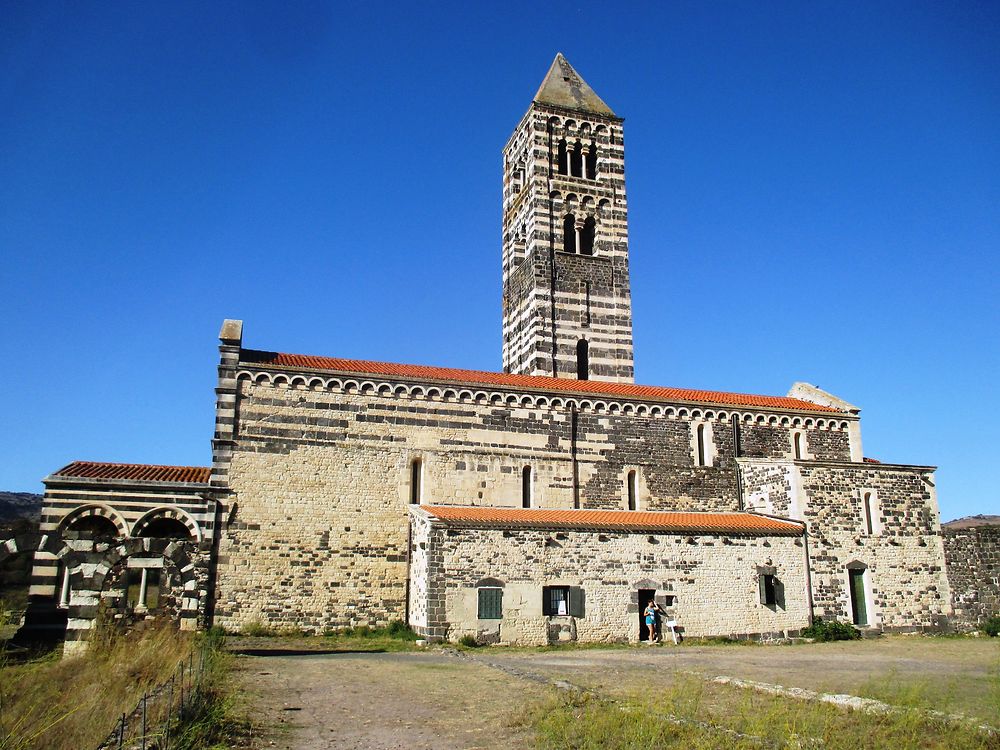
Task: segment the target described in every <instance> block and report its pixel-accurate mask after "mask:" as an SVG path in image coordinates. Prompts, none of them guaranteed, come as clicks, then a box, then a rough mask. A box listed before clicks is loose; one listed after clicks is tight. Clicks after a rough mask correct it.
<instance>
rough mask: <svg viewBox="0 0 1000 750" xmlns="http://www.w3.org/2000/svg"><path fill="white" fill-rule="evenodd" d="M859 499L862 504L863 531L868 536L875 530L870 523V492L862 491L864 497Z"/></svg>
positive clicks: (873, 525)
mask: <svg viewBox="0 0 1000 750" xmlns="http://www.w3.org/2000/svg"><path fill="white" fill-rule="evenodd" d="M861 501H862V503H863V504H864V513H865V533H866V534H868V535H869V536H870V535H871V534H873V533H874V531H875V524H874V523H872V493H870V492H866V493H864V497H863V498H862V500H861Z"/></svg>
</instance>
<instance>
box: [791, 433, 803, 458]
mask: <svg viewBox="0 0 1000 750" xmlns="http://www.w3.org/2000/svg"><path fill="white" fill-rule="evenodd" d="M792 456H793V457H794V458H795V460H796V461H801V460H802V459H804V458H805V456H806V437H805V435H803V434H802V433H801V432H793V433H792Z"/></svg>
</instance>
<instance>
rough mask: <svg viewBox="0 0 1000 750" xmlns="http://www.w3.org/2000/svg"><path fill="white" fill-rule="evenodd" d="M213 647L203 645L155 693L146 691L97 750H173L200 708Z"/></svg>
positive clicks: (183, 661) (154, 690)
mask: <svg viewBox="0 0 1000 750" xmlns="http://www.w3.org/2000/svg"><path fill="white" fill-rule="evenodd" d="M210 658H211V655H210V646H209V644H207V643H203V644H202V646H201V648H200V649H199V650H198V652H197V653H196V652H195V651H191V652H190V654H189V655H188V657H187V658H186V659H183V660H181V662H180V663H179V664H178V665H177V669H176V670H175V671H174V674H173V675H171V677H170V679H169V680H166V681H165V682H163V683H162V684H161V685H159V686H158V687H156V688H154V689H153V690H149V691H146V692H144V693H143V694H142V698H140V699H139V702H138V703H136V705H135V708H133V709H132V710H131V711H130V712H128V713H123V714H122V715H121V717H120V718H119V719H118V721H117V722H116V724H115V728H114V730H112V732H111V734H109V735H108V737H107V739H105V740H104V742H102V743H101V744H100V745H98V746H97V748H96V750H170V748H171V747H175V746H176V745H175V743H176V742H177V736H178V729H179V728H180V727H181V726H182V725H183V724H184V722H185V721H186V720H187V719H189V718H190V717H191V716H192V715H193V714H194V713H195V712H196V711H197V708H198V703H199V701H200V700H201V697H202V689H203V687H204V684H205V669H206V663H207V662H208V660H209V659H210Z"/></svg>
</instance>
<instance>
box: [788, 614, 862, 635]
mask: <svg viewBox="0 0 1000 750" xmlns="http://www.w3.org/2000/svg"><path fill="white" fill-rule="evenodd" d="M802 637H803V638H813V639H815V640H817V641H856V640H858V639H859V638H860V637H861V631H860V630H858V629H857V628H856V627H854V626H853V625H849V624H848V623H846V622H838V621H837V620H830V621H829V622H827V621H825V620H821V619H820V618H819V617H817V618H816V619H815V620H814V621H813V624H812V625H810V626H809V627H807V628H803V630H802Z"/></svg>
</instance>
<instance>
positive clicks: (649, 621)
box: [642, 599, 665, 643]
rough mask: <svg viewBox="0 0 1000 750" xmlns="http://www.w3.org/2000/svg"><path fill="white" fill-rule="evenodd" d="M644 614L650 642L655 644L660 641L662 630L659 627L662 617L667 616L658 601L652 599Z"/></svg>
mask: <svg viewBox="0 0 1000 750" xmlns="http://www.w3.org/2000/svg"><path fill="white" fill-rule="evenodd" d="M642 614H643V617H645V618H646V629H647V630H649V642H650V643H654V642H656V641H659V640H660V629H659V628H658V627H657V625H658V624H659V623H658V621H659V619H660V615H661V614H665V613H664V611H663V610H662V609H660V607H659V605H657V603H656V600H654V599H650V600H649V603H648V604H647V605H646V609H645V610H644V611H643V613H642Z"/></svg>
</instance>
